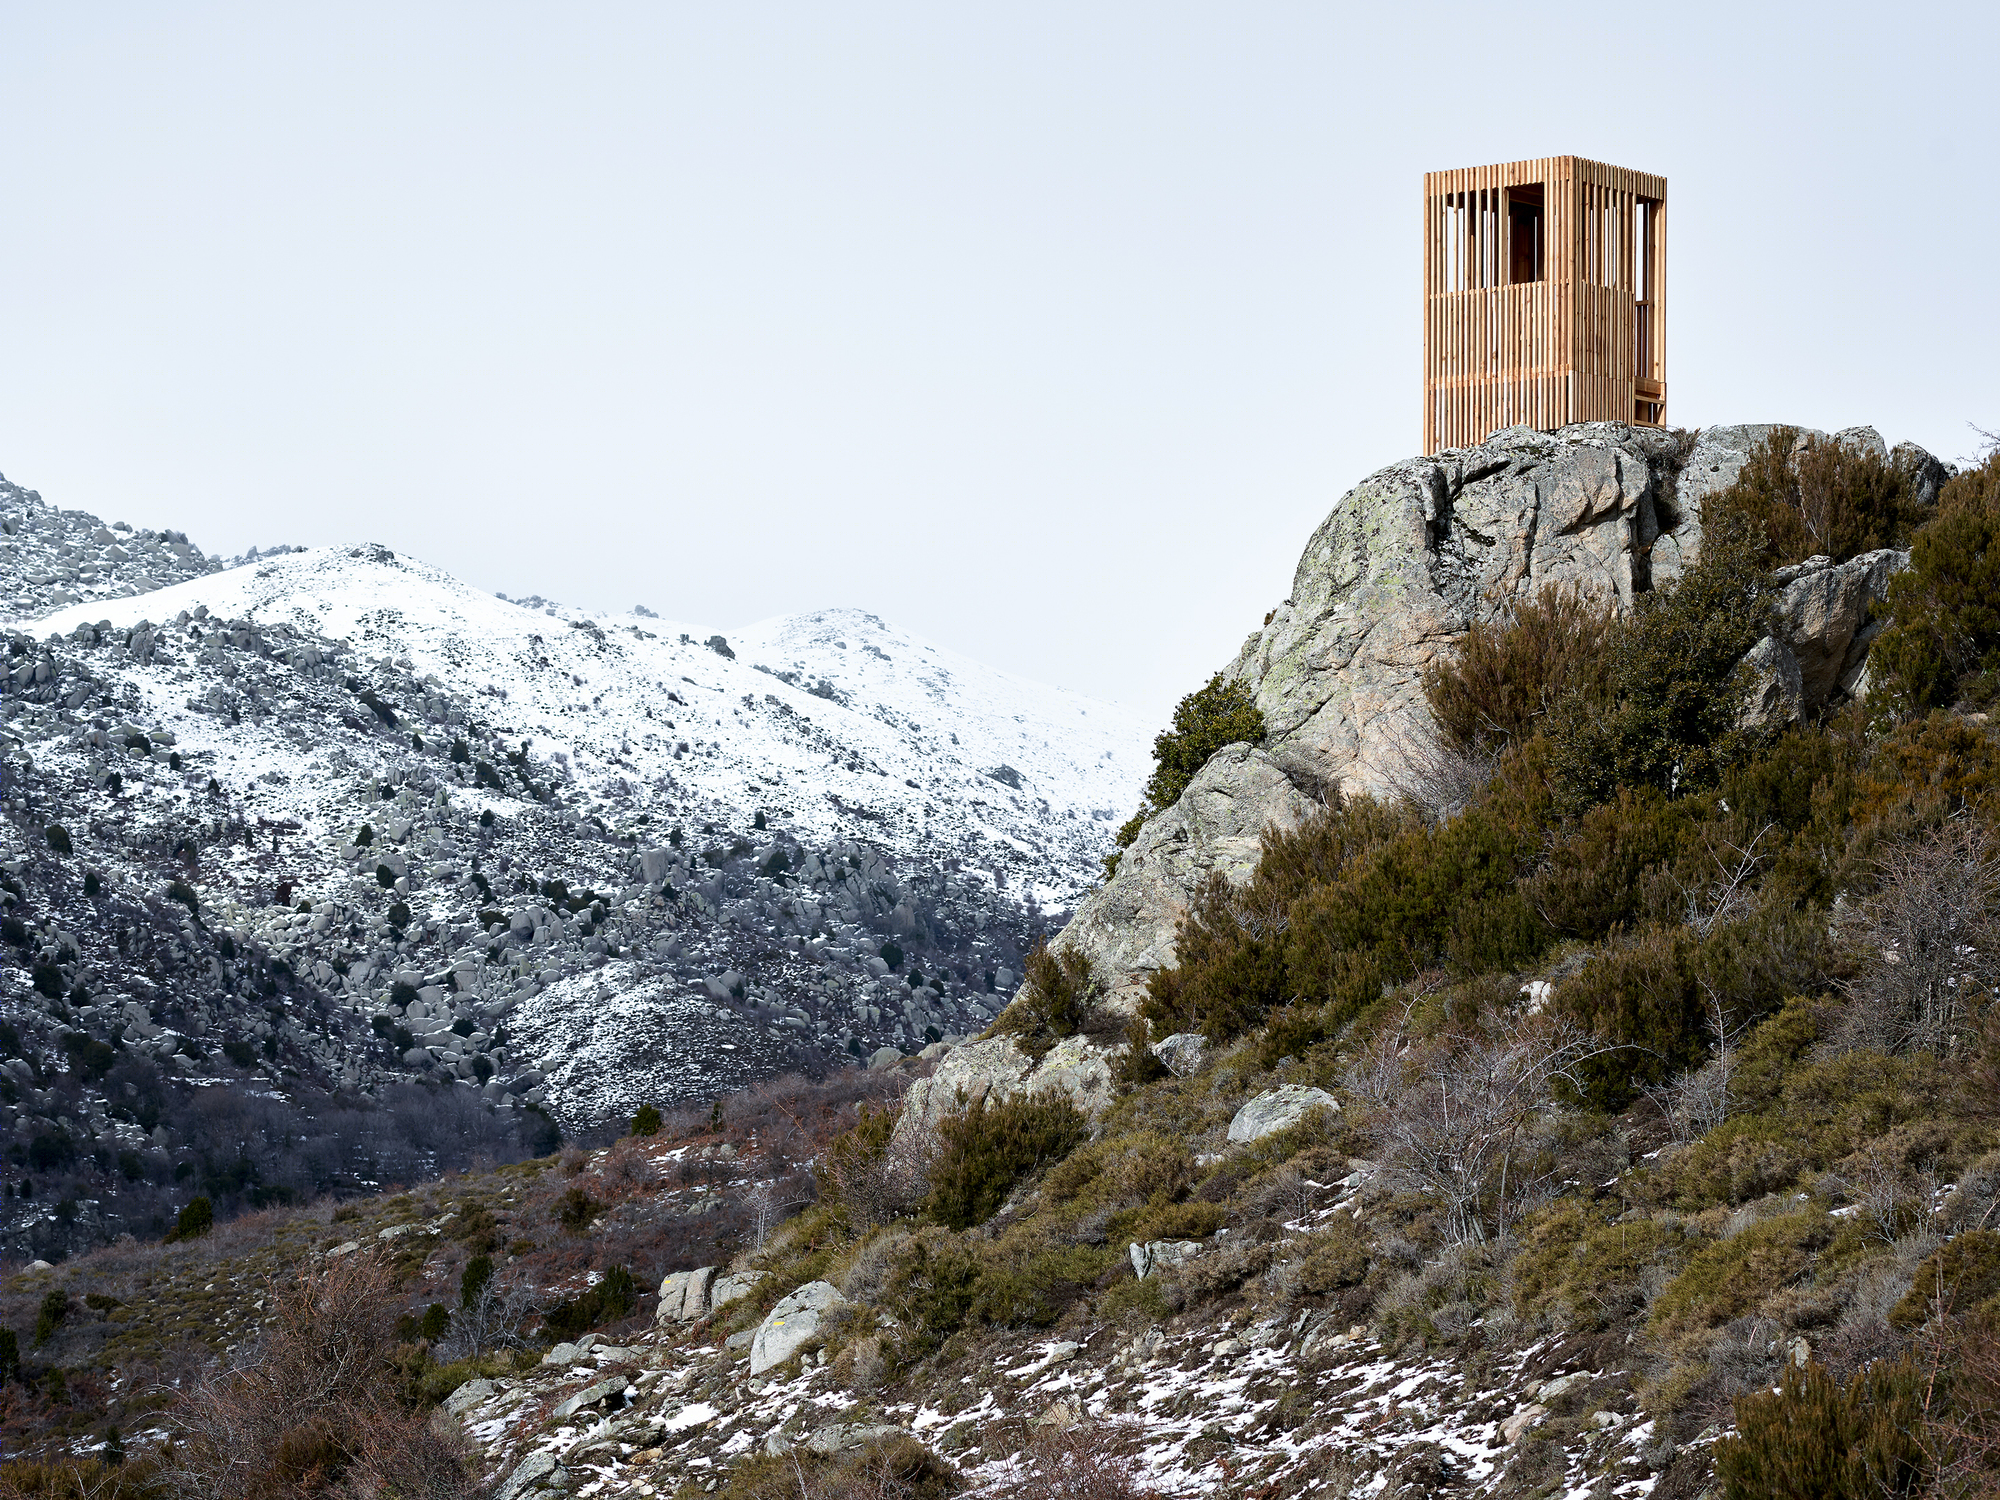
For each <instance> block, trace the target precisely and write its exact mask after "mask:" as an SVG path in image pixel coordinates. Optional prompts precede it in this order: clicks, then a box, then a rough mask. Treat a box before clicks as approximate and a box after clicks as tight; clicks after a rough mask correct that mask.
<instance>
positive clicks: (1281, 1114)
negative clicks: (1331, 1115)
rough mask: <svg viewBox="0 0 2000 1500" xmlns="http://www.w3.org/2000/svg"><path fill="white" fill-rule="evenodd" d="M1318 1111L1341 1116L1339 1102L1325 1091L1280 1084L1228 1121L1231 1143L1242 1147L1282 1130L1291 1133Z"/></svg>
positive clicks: (1253, 1100) (1295, 1084)
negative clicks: (1322, 1110)
mask: <svg viewBox="0 0 2000 1500" xmlns="http://www.w3.org/2000/svg"><path fill="white" fill-rule="evenodd" d="M1316 1109H1329V1110H1332V1111H1334V1112H1335V1113H1336V1114H1338V1113H1339V1111H1340V1101H1339V1100H1337V1099H1335V1098H1334V1097H1333V1095H1331V1094H1329V1093H1328V1092H1327V1091H1326V1090H1325V1089H1316V1088H1309V1087H1307V1086H1306V1085H1305V1084H1302V1083H1287V1084H1281V1085H1280V1086H1279V1087H1277V1088H1274V1089H1269V1090H1266V1091H1265V1092H1264V1093H1261V1094H1259V1095H1258V1096H1257V1097H1256V1098H1254V1099H1252V1100H1251V1101H1250V1102H1249V1103H1248V1104H1246V1105H1244V1106H1243V1107H1242V1108H1241V1109H1239V1110H1237V1111H1236V1116H1235V1118H1234V1119H1232V1120H1231V1121H1230V1122H1229V1139H1230V1142H1231V1143H1232V1144H1233V1145H1238V1146H1240V1145H1244V1144H1246V1143H1247V1142H1250V1141H1260V1140H1262V1139H1263V1138H1264V1137H1265V1136H1267V1135H1274V1134H1276V1133H1277V1132H1278V1131H1280V1130H1289V1129H1291V1127H1292V1126H1294V1125H1296V1124H1298V1123H1299V1121H1301V1120H1303V1119H1304V1118H1305V1117H1306V1116H1307V1115H1309V1114H1311V1113H1312V1112H1313V1111H1314V1110H1316Z"/></svg>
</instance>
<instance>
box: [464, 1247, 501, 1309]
mask: <svg viewBox="0 0 2000 1500" xmlns="http://www.w3.org/2000/svg"><path fill="white" fill-rule="evenodd" d="M492 1279H493V1257H492V1256H490V1255H475V1256H473V1257H472V1259H471V1260H468V1261H467V1262H466V1263H465V1270H464V1272H463V1273H462V1274H461V1275H460V1276H459V1278H458V1305H459V1306H460V1307H471V1306H473V1305H474V1304H475V1303H477V1302H478V1301H479V1294H480V1292H481V1291H483V1290H484V1289H485V1287H486V1283H487V1282H489V1281H491V1280H492Z"/></svg>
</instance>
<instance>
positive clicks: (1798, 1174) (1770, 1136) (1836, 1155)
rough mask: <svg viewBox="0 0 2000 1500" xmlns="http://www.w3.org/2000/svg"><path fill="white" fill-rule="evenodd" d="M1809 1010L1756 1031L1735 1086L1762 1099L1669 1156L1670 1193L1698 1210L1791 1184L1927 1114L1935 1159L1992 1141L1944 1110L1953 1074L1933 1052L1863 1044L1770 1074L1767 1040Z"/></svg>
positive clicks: (1751, 1098) (1744, 1096)
mask: <svg viewBox="0 0 2000 1500" xmlns="http://www.w3.org/2000/svg"><path fill="white" fill-rule="evenodd" d="M1802 1009H1803V1007H1802V1006H1801V1007H1798V1008H1795V1009H1793V1010H1790V1011H1787V1012H1784V1013H1781V1014H1780V1016H1779V1017H1777V1018H1774V1021H1772V1022H1767V1023H1766V1024H1765V1026H1764V1027H1763V1028H1761V1029H1760V1031H1759V1032H1757V1033H1753V1034H1752V1036H1751V1038H1750V1040H1749V1042H1748V1044H1746V1045H1745V1046H1744V1048H1743V1049H1742V1052H1741V1054H1740V1055H1739V1061H1738V1064H1737V1067H1736V1070H1735V1073H1734V1077H1733V1080H1732V1093H1733V1094H1734V1095H1735V1097H1736V1099H1737V1101H1738V1104H1739V1107H1744V1106H1754V1108H1750V1109H1746V1112H1745V1113H1741V1114H1738V1115H1736V1116H1735V1117H1734V1118H1732V1119H1729V1120H1727V1121H1725V1122H1724V1123H1723V1124H1722V1125H1720V1126H1718V1127H1716V1129H1714V1130H1712V1131H1710V1132H1709V1133H1708V1134H1707V1135H1706V1136H1704V1137H1702V1139H1700V1140H1699V1141H1696V1142H1695V1143H1694V1144H1693V1145H1692V1146H1690V1147H1689V1148H1688V1149H1687V1150H1686V1151H1684V1152H1682V1153H1681V1154H1680V1155H1679V1156H1677V1157H1675V1158H1674V1159H1673V1160H1672V1161H1671V1162H1669V1163H1667V1164H1666V1166H1665V1167H1664V1169H1663V1170H1662V1171H1661V1173H1660V1175H1659V1178H1658V1179H1657V1183H1658V1188H1659V1191H1660V1192H1661V1193H1662V1195H1663V1196H1664V1198H1665V1200H1666V1201H1668V1202H1673V1203H1677V1204H1679V1205H1680V1206H1682V1207H1684V1208H1689V1209H1695V1208H1705V1207H1708V1206H1709V1205H1712V1204H1718V1203H1730V1204H1734V1203H1741V1202H1745V1201H1747V1200H1749V1199H1752V1198H1757V1197H1761V1196H1763V1195H1764V1194H1766V1193H1775V1192H1782V1191H1784V1190H1785V1189H1787V1188H1790V1187H1792V1186H1794V1185H1795V1184H1796V1183H1798V1182H1799V1181H1800V1179H1801V1178H1802V1177H1803V1176H1804V1174H1805V1173H1807V1172H1809V1171H1827V1170H1830V1169H1832V1168H1833V1167H1834V1166H1835V1165H1836V1164H1838V1163H1840V1162H1842V1161H1844V1160H1845V1159H1846V1158H1847V1157H1849V1156H1851V1155H1852V1154H1853V1153H1854V1152H1856V1151H1859V1150H1862V1149H1863V1148H1864V1147H1878V1148H1879V1146H1880V1144H1881V1143H1883V1142H1884V1140H1885V1138H1887V1137H1889V1136H1890V1134H1891V1132H1894V1131H1896V1130H1897V1129H1898V1127H1910V1128H1914V1125H1915V1124H1917V1123H1924V1137H1925V1139H1924V1143H1923V1152H1924V1154H1926V1155H1928V1156H1929V1157H1930V1158H1932V1160H1931V1162H1930V1163H1929V1164H1931V1165H1936V1166H1939V1167H1941V1168H1942V1167H1945V1166H1948V1165H1949V1164H1950V1163H1952V1162H1953V1161H1957V1160H1969V1159H1971V1158H1973V1157H1976V1156H1977V1155H1978V1154H1979V1152H1980V1151H1982V1150H1983V1149H1984V1142H1985V1140H1986V1134H1985V1132H1983V1131H1981V1130H1979V1129H1978V1128H1977V1127H1974V1126H1972V1125H1970V1124H1969V1122H1953V1121H1950V1120H1949V1119H1940V1118H1939V1116H1940V1115H1942V1114H1944V1112H1945V1108H1946V1105H1947V1101H1948V1099H1949V1095H1950V1089H1951V1080H1950V1078H1949V1076H1948V1075H1946V1074H1945V1073H1944V1072H1943V1070H1941V1069H1940V1068H1939V1066H1938V1064H1937V1062H1936V1060H1935V1059H1934V1058H1931V1057H1929V1056H1918V1057H1908V1058H1901V1057H1889V1056H1886V1055H1885V1054H1883V1053H1880V1052H1871V1051H1866V1050H1856V1051H1852V1052H1847V1053H1843V1054H1841V1055H1839V1056H1835V1057H1829V1058H1825V1059H1822V1060H1820V1061H1817V1062H1801V1063H1799V1064H1797V1065H1794V1066H1793V1067H1792V1068H1791V1069H1790V1071H1789V1072H1786V1073H1785V1074H1784V1075H1783V1076H1782V1077H1781V1078H1779V1079H1778V1080H1777V1081H1776V1082H1775V1083H1771V1082H1768V1081H1766V1080H1767V1078H1768V1074H1769V1073H1770V1071H1772V1069H1773V1067H1774V1066H1775V1060H1774V1059H1772V1058H1771V1057H1769V1056H1768V1055H1767V1054H1766V1052H1765V1049H1764V1048H1762V1047H1760V1045H1759V1044H1760V1042H1763V1041H1764V1039H1765V1035H1766V1033H1768V1032H1770V1030H1771V1029H1772V1027H1773V1026H1774V1025H1778V1024H1780V1023H1785V1022H1786V1021H1787V1017H1788V1016H1789V1017H1790V1018H1791V1022H1792V1023H1793V1024H1792V1026H1791V1029H1792V1032H1793V1040H1794V1041H1796V1039H1797V1036H1798V1028H1797V1027H1796V1024H1795V1023H1796V1021H1797V1019H1798V1015H1799V1011H1800V1010H1802ZM1808 1045H1810V1044H1808ZM1925 1122H1927V1123H1925ZM1959 1137H1962V1139H1960V1138H1959Z"/></svg>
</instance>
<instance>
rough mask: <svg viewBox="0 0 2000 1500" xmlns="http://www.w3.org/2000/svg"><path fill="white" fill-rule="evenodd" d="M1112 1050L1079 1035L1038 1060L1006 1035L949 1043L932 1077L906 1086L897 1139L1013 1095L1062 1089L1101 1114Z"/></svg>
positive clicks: (907, 1139) (1107, 1099) (903, 1141)
mask: <svg viewBox="0 0 2000 1500" xmlns="http://www.w3.org/2000/svg"><path fill="white" fill-rule="evenodd" d="M1112 1055H1113V1054H1112V1051H1110V1050H1107V1049H1105V1048H1102V1047H1096V1046H1093V1045H1092V1044H1091V1042H1090V1041H1089V1039H1088V1038H1085V1037H1081V1036H1072V1037H1064V1038H1063V1039H1062V1040H1061V1041H1060V1042H1057V1043H1056V1044H1055V1046H1053V1047H1051V1048H1050V1049H1049V1050H1048V1051H1047V1052H1046V1053H1044V1054H1043V1055H1042V1056H1041V1057H1040V1058H1039V1059H1037V1058H1034V1057H1031V1056H1029V1055H1028V1054H1027V1053H1026V1052H1024V1051H1022V1050H1021V1047H1020V1044H1019V1043H1018V1042H1016V1041H1015V1040H1014V1038H1013V1037H1011V1036H1005V1035H1002V1036H996V1037H988V1038H986V1039H985V1040H983V1041H977V1042H967V1043H965V1044H964V1045H963V1046H959V1047H953V1048H952V1049H951V1050H949V1051H948V1052H946V1053H945V1054H944V1056H943V1057H942V1058H940V1059H939V1060H938V1065H937V1069H936V1071H935V1072H933V1073H932V1074H931V1076H930V1077H928V1078H919V1079H917V1080H916V1082H914V1083H912V1084H911V1085H910V1086H909V1088H908V1089H907V1090H905V1091H904V1094H903V1108H902V1112H901V1113H900V1114H899V1115H898V1116H897V1117H896V1133H895V1139H896V1142H897V1144H898V1145H902V1146H907V1145H909V1144H911V1143H912V1142H914V1141H917V1140H920V1139H922V1137H923V1136H924V1135H926V1134H928V1133H929V1132H930V1131H932V1130H935V1129H936V1128H937V1123H938V1121H940V1120H942V1119H943V1118H944V1117H945V1116H946V1115H949V1114H953V1113H956V1112H957V1111H958V1110H961V1109H966V1108H969V1107H971V1106H973V1105H975V1104H978V1103H980V1102H981V1101H982V1100H989V1101H991V1102H992V1103H995V1104H998V1103H1000V1102H1001V1101H1002V1100H1004V1099H1011V1098H1013V1097H1014V1096H1015V1095H1016V1094H1061V1095H1063V1096H1064V1097H1066V1098H1067V1099H1068V1100H1069V1101H1070V1103H1071V1104H1073V1105H1075V1106H1076V1107H1077V1108H1078V1109H1079V1110H1081V1111H1083V1113H1085V1114H1087V1115H1099V1114H1102V1113H1103V1112H1104V1111H1105V1110H1107V1109H1109V1108H1110V1107H1111V1099H1112V1093H1113V1085H1112V1077H1111V1058H1112Z"/></svg>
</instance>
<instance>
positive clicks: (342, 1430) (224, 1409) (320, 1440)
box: [160, 1254, 473, 1500]
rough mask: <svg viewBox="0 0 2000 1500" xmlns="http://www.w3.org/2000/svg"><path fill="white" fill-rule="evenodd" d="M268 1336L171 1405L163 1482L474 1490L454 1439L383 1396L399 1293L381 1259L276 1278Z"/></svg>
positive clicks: (179, 1492) (193, 1499) (220, 1499)
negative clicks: (172, 1440) (171, 1440)
mask: <svg viewBox="0 0 2000 1500" xmlns="http://www.w3.org/2000/svg"><path fill="white" fill-rule="evenodd" d="M269 1302H270V1304H271V1307H272V1315H271V1320H270V1322H269V1324H268V1325H267V1326H266V1328H265V1331H264V1335H263V1337H262V1338H261V1339H259V1340H258V1341H257V1343H256V1344H255V1346H254V1347H252V1348H251V1349H250V1350H248V1351H247V1352H246V1353H245V1354H244V1355H243V1357H241V1358H240V1359H238V1360H237V1361H235V1362H234V1363H233V1364H232V1365H231V1366H229V1367H227V1368H225V1369H223V1370H221V1371H219V1372H217V1373H215V1374H213V1375H211V1376H210V1377H209V1378H208V1379H206V1380H204V1381H202V1382H201V1383H200V1384H198V1385H197V1386H196V1387H195V1388H194V1389H193V1390H191V1391H190V1392H188V1394H187V1395H186V1396H185V1397H184V1398H183V1399H182V1400H181V1402H180V1403H179V1404H178V1405H177V1406H176V1408H175V1409H174V1410H173V1411H172V1413H171V1414H170V1424H171V1427H172V1429H173V1432H174V1436H175V1438H176V1441H175V1443H174V1445H173V1448H172V1451H171V1455H170V1457H169V1459H168V1462H167V1464H166V1466H165V1468H164V1469H163V1471H162V1475H161V1481H160V1487H161V1490H162V1491H163V1492H164V1493H166V1494H169V1495H175V1496H187V1497H190V1500H264V1497H267V1496H268V1497H277V1496H281V1495H283V1496H297V1495H313V1494H324V1495H341V1496H351V1497H355V1500H364V1497H368V1500H372V1497H377V1496H383V1497H386V1496H389V1495H396V1496H399V1497H405V1500H448V1497H454V1496H460V1495H467V1494H470V1493H471V1492H472V1488H473V1487H472V1484H471V1481H470V1480H469V1479H468V1478H467V1476H466V1473H465V1469H464V1465H463V1462H462V1459H461V1456H460V1453H459V1450H458V1447H457V1444H456V1443H455V1442H454V1440H453V1439H452V1438H450V1437H448V1436H446V1435H444V1434H442V1433H439V1432H434V1431H432V1430H431V1428H430V1427H429V1426H427V1425H426V1424H425V1423H424V1421H423V1420H422V1419H421V1418H420V1417H418V1416H415V1415H412V1414H410V1413H407V1412H405V1411H403V1410H401V1409H400V1408H398V1407H397V1406H395V1405H394V1404H393V1402H392V1401H391V1400H390V1399H388V1398H387V1397H386V1396H385V1394H384V1393H385V1392H387V1391H389V1390H392V1389H393V1386H394V1382H393V1379H392V1376H393V1371H392V1369H391V1365H390V1353H391V1350H392V1349H393V1348H394V1318H395V1307H396V1292H395V1282H394V1276H393V1273H392V1271H391V1269H390V1267H389V1265H388V1264H387V1263H386V1262H385V1261H384V1260H383V1259H381V1258H379V1257H376V1256H372V1255H366V1254H355V1255H350V1256H346V1257H343V1258H341V1259H337V1260H326V1261H320V1262H318V1263H317V1264H314V1265H311V1266H309V1267H307V1268H305V1269H303V1270H302V1271H299V1272H298V1273H296V1275H295V1278H294V1279H293V1280H291V1281H290V1282H289V1283H286V1284H277V1283H274V1284H273V1285H272V1287H271V1288H270V1292H269Z"/></svg>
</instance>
